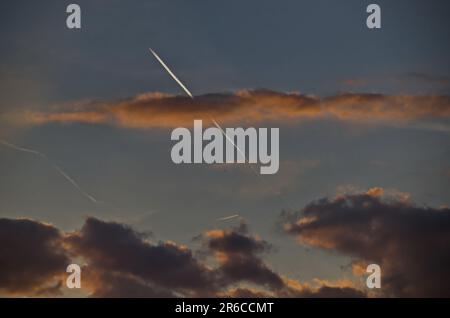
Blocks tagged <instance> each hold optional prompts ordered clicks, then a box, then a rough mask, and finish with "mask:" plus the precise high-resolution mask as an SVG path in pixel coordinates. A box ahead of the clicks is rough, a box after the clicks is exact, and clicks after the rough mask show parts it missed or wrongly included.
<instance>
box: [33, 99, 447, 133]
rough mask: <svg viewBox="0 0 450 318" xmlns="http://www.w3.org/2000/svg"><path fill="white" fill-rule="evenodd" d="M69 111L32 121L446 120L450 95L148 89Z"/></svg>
mask: <svg viewBox="0 0 450 318" xmlns="http://www.w3.org/2000/svg"><path fill="white" fill-rule="evenodd" d="M74 108H75V109H69V110H67V111H61V110H59V111H52V112H48V113H44V112H32V111H29V112H28V113H27V115H26V120H27V121H29V122H31V123H35V124H44V123H51V122H58V123H89V124H99V123H102V124H112V125H117V126H120V127H126V128H137V129H147V128H167V127H178V126H186V125H191V124H192V122H193V120H194V119H204V120H206V121H209V119H210V118H216V119H217V120H220V122H221V123H224V124H234V123H240V124H248V123H259V122H265V121H298V120H308V119H318V118H326V117H331V118H336V119H339V120H349V121H352V120H353V121H368V122H392V123H407V122H413V121H418V120H430V119H431V120H433V119H442V118H444V119H448V118H449V117H450V97H449V96H408V95H405V96H400V95H399V96H394V95H382V94H342V95H336V96H331V97H326V98H319V97H314V96H308V95H302V94H298V93H280V92H275V91H269V90H253V91H238V92H236V93H232V94H231V93H230V94H207V95H201V96H196V97H195V98H194V99H192V98H189V97H185V96H174V95H167V94H162V93H147V94H141V95H138V96H135V97H133V98H129V99H126V100H119V101H112V102H102V103H94V102H88V103H86V105H85V106H84V107H83V105H80V103H77V104H76V107H74Z"/></svg>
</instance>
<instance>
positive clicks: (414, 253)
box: [285, 188, 450, 297]
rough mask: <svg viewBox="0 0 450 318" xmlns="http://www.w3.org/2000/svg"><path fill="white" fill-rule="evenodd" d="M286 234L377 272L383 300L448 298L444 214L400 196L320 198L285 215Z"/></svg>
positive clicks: (449, 257)
mask: <svg viewBox="0 0 450 318" xmlns="http://www.w3.org/2000/svg"><path fill="white" fill-rule="evenodd" d="M285 230H286V232H288V233H290V234H293V235H296V236H297V237H298V239H299V242H300V243H302V244H307V245H311V246H315V247H320V248H323V249H326V250H330V251H337V252H340V253H343V254H346V255H349V256H352V257H354V258H356V260H355V262H354V263H353V267H354V271H355V273H356V272H361V268H365V265H366V264H368V263H372V262H373V263H377V264H379V265H380V266H381V269H382V290H381V292H382V293H383V294H384V295H387V296H412V297H431V296H440V297H449V296H450V286H449V285H448V284H447V282H448V281H450V272H449V271H448V268H450V209H449V208H447V207H444V208H440V209H436V208H430V207H423V206H416V205H414V204H413V203H412V202H410V201H409V200H408V199H407V198H405V197H402V196H391V197H389V198H388V197H386V196H384V195H383V190H382V189H379V188H376V189H371V190H369V191H368V192H365V193H357V194H348V195H340V196H337V197H336V198H333V199H327V198H324V199H320V200H318V201H316V202H312V203H310V204H308V205H307V206H305V208H304V209H303V210H302V211H301V212H300V213H299V214H298V215H294V216H292V215H290V216H288V218H287V221H286V223H285Z"/></svg>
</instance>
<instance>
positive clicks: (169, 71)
mask: <svg viewBox="0 0 450 318" xmlns="http://www.w3.org/2000/svg"><path fill="white" fill-rule="evenodd" d="M149 50H150V52H151V53H152V54H153V56H154V57H155V58H156V59H157V60H158V62H159V63H161V65H162V66H163V67H164V68H165V69H166V71H167V73H169V74H170V76H172V78H173V79H174V80H175V81H176V82H177V83H178V85H180V86H181V88H182V89H183V90H184V91H185V92H186V94H188V95H189V97H190V98H192V99H194V96H192V94H191V92H190V91H189V90H188V89H187V88H186V86H184V85H183V83H181V81H180V80H179V79H178V78H177V77H176V76H175V74H174V73H173V72H172V71H171V70H170V68H169V67H168V66H167V65H166V63H164V62H163V60H161V58H160V57H159V56H158V54H156V52H155V51H153V50H152V49H151V48H149ZM211 120H212V121H213V123H214V125H216V127H217V128H219V130H220V131H221V132H222V134H223V135H224V136H225V138H226V139H227V140H228V141H229V142H231V144H232V145H233V146H234V147H235V148H236V149H237V150H238V151H239V153H240V154H241V155H242V156H243V158H244V160H245V161H247V158H246V157H245V154H244V152H243V151H242V150H241V149H239V147H238V146H236V144H235V143H234V142H233V140H231V138H230V137H229V136H227V134H226V133H225V132H224V131H223V129H222V127H220V125H219V124H218V123H217V122H216V121H215V120H214V118H211Z"/></svg>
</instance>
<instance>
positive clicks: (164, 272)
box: [66, 218, 214, 293]
mask: <svg viewBox="0 0 450 318" xmlns="http://www.w3.org/2000/svg"><path fill="white" fill-rule="evenodd" d="M66 242H67V243H68V244H69V246H70V249H71V250H73V251H74V252H75V253H76V255H78V256H82V257H83V258H84V259H86V260H87V262H88V266H89V267H90V268H93V269H95V270H100V271H102V272H107V271H113V272H119V273H125V274H128V275H132V276H134V277H136V278H137V279H141V280H144V281H146V282H148V283H151V284H154V285H158V286H162V287H164V288H168V289H171V290H179V291H184V292H186V291H194V292H195V293H207V292H210V289H214V280H213V277H212V275H213V273H212V272H211V271H210V270H209V269H208V268H207V267H206V266H204V265H203V264H201V263H200V262H198V261H197V260H196V259H195V257H194V255H193V253H192V251H191V250H190V249H188V248H187V247H184V246H180V245H177V244H175V243H172V242H160V243H157V244H152V243H150V242H149V241H147V240H146V237H145V236H143V235H142V234H140V233H138V232H136V231H134V230H133V229H132V228H130V227H128V226H126V225H124V224H120V223H114V222H104V221H101V220H99V219H95V218H88V219H87V220H86V222H85V224H84V225H83V227H82V228H81V230H80V231H77V232H74V233H72V234H70V235H68V237H67V238H66Z"/></svg>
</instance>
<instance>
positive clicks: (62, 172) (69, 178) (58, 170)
mask: <svg viewBox="0 0 450 318" xmlns="http://www.w3.org/2000/svg"><path fill="white" fill-rule="evenodd" d="M0 144H2V145H4V146H6V147H8V148H11V149H14V150H16V151H22V152H26V153H30V154H33V155H36V156H39V157H41V158H43V159H45V160H46V161H47V162H48V163H49V164H50V165H51V166H52V167H53V169H55V170H56V171H57V172H58V173H59V174H60V175H61V176H63V177H64V179H66V180H67V181H69V182H70V183H71V184H72V185H73V186H74V187H75V188H76V189H77V190H78V191H79V192H80V193H81V194H82V195H83V196H85V197H86V198H88V199H89V200H91V201H92V202H94V203H99V201H98V200H97V199H96V198H94V197H93V196H92V195H90V194H89V193H87V192H86V191H84V190H83V189H82V188H81V187H80V186H79V184H78V183H76V182H75V180H73V179H72V178H71V177H70V176H69V175H68V174H67V173H66V172H64V170H62V169H61V168H60V167H58V166H57V165H56V164H54V163H53V162H51V161H50V159H49V158H48V157H47V155H46V154H44V153H42V152H39V151H36V150H33V149H28V148H23V147H19V146H16V145H14V144H12V143H9V142H7V141H5V140H0Z"/></svg>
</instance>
